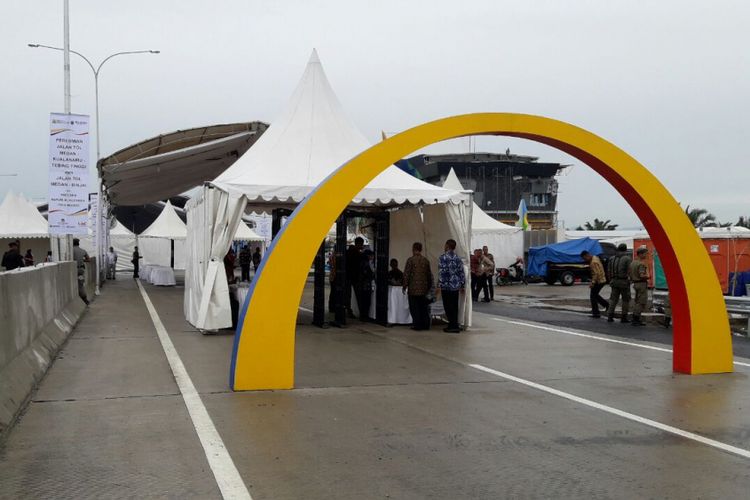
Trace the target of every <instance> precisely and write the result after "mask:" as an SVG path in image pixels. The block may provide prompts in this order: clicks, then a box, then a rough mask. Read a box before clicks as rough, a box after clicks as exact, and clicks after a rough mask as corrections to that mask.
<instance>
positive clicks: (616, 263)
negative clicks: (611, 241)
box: [607, 243, 633, 323]
mask: <svg viewBox="0 0 750 500" xmlns="http://www.w3.org/2000/svg"><path fill="white" fill-rule="evenodd" d="M631 262H633V259H632V258H631V257H630V254H629V253H628V247H627V246H626V245H625V244H624V243H621V244H620V245H618V246H617V255H615V256H614V257H612V258H611V259H609V262H607V271H608V274H609V279H610V282H609V286H610V289H611V292H610V296H609V309H608V310H607V321H608V322H610V323H612V322H613V321H614V320H615V309H617V303H618V302H619V301H620V298H621V297H622V319H621V321H622V322H623V323H630V321H629V320H628V311H629V310H630V278H629V272H630V263H631Z"/></svg>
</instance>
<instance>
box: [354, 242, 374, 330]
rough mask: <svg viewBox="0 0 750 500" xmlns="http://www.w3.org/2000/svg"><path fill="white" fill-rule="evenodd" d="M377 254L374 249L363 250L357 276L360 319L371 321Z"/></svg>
mask: <svg viewBox="0 0 750 500" xmlns="http://www.w3.org/2000/svg"><path fill="white" fill-rule="evenodd" d="M374 261H375V254H374V253H373V252H372V250H365V251H364V252H362V258H361V260H360V264H359V276H358V277H357V288H358V292H359V293H357V306H358V307H359V319H360V320H361V321H370V304H371V303H372V282H373V281H374V280H375V268H374V266H373V263H374Z"/></svg>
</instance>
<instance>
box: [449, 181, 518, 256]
mask: <svg viewBox="0 0 750 500" xmlns="http://www.w3.org/2000/svg"><path fill="white" fill-rule="evenodd" d="M443 187H444V188H448V189H455V190H457V191H462V190H463V189H464V187H463V185H461V181H460V180H459V179H458V176H457V175H456V172H455V171H454V170H453V169H452V168H451V170H450V172H449V173H448V176H447V177H446V178H445V181H444V182H443ZM472 205H473V208H472V211H471V248H472V249H475V248H482V247H483V246H485V245H487V247H488V249H489V251H490V253H491V254H492V255H493V256H494V257H495V265H496V266H497V267H508V266H509V265H511V264H512V263H513V262H515V261H516V258H517V257H519V256H523V230H522V229H521V228H520V227H516V226H509V225H508V224H503V223H502V222H500V221H499V220H496V219H493V218H492V217H490V216H489V215H487V213H485V211H484V210H482V209H481V208H479V205H477V204H476V203H473V202H472Z"/></svg>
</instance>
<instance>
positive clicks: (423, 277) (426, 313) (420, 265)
mask: <svg viewBox="0 0 750 500" xmlns="http://www.w3.org/2000/svg"><path fill="white" fill-rule="evenodd" d="M411 252H412V256H411V257H409V258H408V259H407V260H406V267H404V283H403V291H404V293H408V294H409V312H410V313H411V319H412V327H411V329H412V330H429V329H430V323H431V318H430V303H429V301H428V300H427V294H428V293H429V291H430V288H432V283H433V281H432V270H431V269H430V261H429V260H427V258H426V257H424V256H423V255H422V244H421V243H420V242H418V241H417V242H415V243H414V244H413V245H412V246H411Z"/></svg>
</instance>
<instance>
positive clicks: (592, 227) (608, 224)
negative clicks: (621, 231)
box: [576, 219, 619, 231]
mask: <svg viewBox="0 0 750 500" xmlns="http://www.w3.org/2000/svg"><path fill="white" fill-rule="evenodd" d="M617 226H619V224H612V221H611V220H610V219H607V220H599V219H594V222H593V224H592V223H591V222H588V221H587V222H586V224H584V225H583V227H581V226H578V227H577V228H576V230H577V231H583V230H586V231H614V230H615V229H617Z"/></svg>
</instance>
